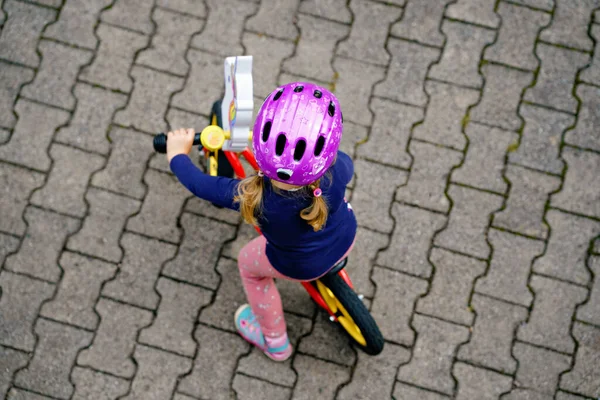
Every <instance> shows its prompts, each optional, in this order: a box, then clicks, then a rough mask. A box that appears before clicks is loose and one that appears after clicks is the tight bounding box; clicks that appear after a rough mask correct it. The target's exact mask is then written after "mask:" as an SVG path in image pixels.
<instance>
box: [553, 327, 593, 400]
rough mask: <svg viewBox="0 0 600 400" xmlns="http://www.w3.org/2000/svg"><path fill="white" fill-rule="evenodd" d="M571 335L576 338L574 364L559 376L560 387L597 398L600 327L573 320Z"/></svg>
mask: <svg viewBox="0 0 600 400" xmlns="http://www.w3.org/2000/svg"><path fill="white" fill-rule="evenodd" d="M573 336H574V337H575V340H577V343H578V345H579V346H578V347H577V354H576V355H575V366H574V367H573V369H572V370H571V371H569V372H567V373H566V374H564V375H563V376H562V377H561V380H560V387H561V388H562V389H567V390H570V391H573V392H577V393H581V394H583V395H586V396H589V397H594V398H597V397H598V396H600V385H598V382H600V370H598V367H597V366H598V362H600V350H599V348H598V343H600V329H599V328H597V327H593V326H588V325H583V324H581V323H579V322H575V324H574V325H573Z"/></svg>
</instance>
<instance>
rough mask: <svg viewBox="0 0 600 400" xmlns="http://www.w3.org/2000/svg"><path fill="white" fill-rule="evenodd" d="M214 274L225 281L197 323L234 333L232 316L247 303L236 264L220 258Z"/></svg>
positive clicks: (201, 313)
mask: <svg viewBox="0 0 600 400" xmlns="http://www.w3.org/2000/svg"><path fill="white" fill-rule="evenodd" d="M213 235H214V233H213ZM196 254H198V253H196ZM208 265H211V266H212V265H213V264H212V263H211V264H208ZM216 272H217V273H218V274H219V275H220V276H222V277H224V278H225V279H223V280H222V281H221V284H220V285H219V289H218V291H217V294H216V296H215V299H214V301H213V303H212V304H211V305H209V306H208V307H206V308H204V309H203V310H202V312H200V319H199V321H200V322H203V323H205V324H209V325H211V326H214V327H216V328H220V329H225V330H228V331H232V332H235V326H234V325H233V315H234V314H235V311H236V310H237V309H238V307H239V306H241V305H242V304H245V303H247V300H246V295H245V293H244V288H243V286H242V282H241V279H240V278H239V271H238V266H237V263H236V262H235V261H233V260H229V259H227V258H220V259H219V262H218V264H217V268H216Z"/></svg>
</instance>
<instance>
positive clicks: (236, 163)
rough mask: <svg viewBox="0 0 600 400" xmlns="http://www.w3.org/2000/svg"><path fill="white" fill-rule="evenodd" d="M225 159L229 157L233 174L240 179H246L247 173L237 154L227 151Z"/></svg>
mask: <svg viewBox="0 0 600 400" xmlns="http://www.w3.org/2000/svg"><path fill="white" fill-rule="evenodd" d="M224 153H225V157H227V161H229V164H231V168H233V172H234V173H235V174H236V175H237V176H238V178H241V179H244V178H245V177H246V171H244V167H243V166H242V163H241V161H240V159H239V158H238V156H237V154H236V153H233V152H231V151H225V152H224Z"/></svg>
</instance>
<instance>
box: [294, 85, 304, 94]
mask: <svg viewBox="0 0 600 400" xmlns="http://www.w3.org/2000/svg"><path fill="white" fill-rule="evenodd" d="M303 90H304V86H296V87H295V88H294V92H296V93H300V92H301V91H303Z"/></svg>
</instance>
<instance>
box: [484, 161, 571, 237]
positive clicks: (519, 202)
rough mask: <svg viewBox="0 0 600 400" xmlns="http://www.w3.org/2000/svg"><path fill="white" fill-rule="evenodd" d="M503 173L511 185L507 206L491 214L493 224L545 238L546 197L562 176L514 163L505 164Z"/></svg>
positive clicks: (558, 186)
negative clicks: (547, 173) (492, 215)
mask: <svg viewBox="0 0 600 400" xmlns="http://www.w3.org/2000/svg"><path fill="white" fill-rule="evenodd" d="M505 177H506V178H507V179H508V180H509V181H510V183H511V187H510V191H509V193H508V199H507V200H506V208H505V209H504V210H502V211H500V212H499V213H496V214H495V215H494V226H496V227H500V228H506V229H509V230H511V231H513V232H519V233H523V234H525V235H528V236H533V237H537V238H539V239H546V238H547V237H548V226H547V225H546V224H545V223H544V221H543V218H544V213H545V206H546V201H547V200H548V195H549V194H550V193H552V192H555V191H556V190H558V189H559V188H560V185H561V179H560V178H559V177H555V176H550V175H546V174H543V173H540V172H535V171H532V170H530V169H525V168H521V167H518V166H515V165H508V166H507V168H506V172H505Z"/></svg>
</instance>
